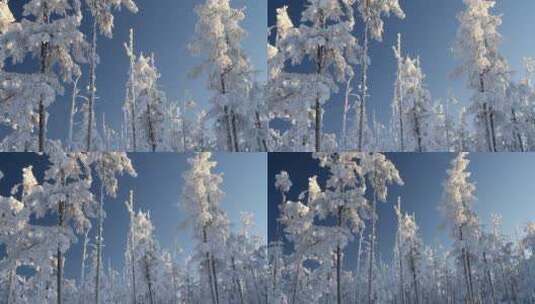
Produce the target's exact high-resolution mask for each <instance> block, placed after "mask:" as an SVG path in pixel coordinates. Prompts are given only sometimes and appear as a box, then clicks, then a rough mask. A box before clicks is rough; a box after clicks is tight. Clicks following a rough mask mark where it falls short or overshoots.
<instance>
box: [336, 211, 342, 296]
mask: <svg viewBox="0 0 535 304" xmlns="http://www.w3.org/2000/svg"><path fill="white" fill-rule="evenodd" d="M342 208H343V207H338V217H337V220H338V227H341V226H342V211H343V210H342ZM341 259H342V249H341V248H340V244H338V245H336V303H337V304H342V282H341V280H342V278H341V271H342V269H341V267H342V261H341Z"/></svg>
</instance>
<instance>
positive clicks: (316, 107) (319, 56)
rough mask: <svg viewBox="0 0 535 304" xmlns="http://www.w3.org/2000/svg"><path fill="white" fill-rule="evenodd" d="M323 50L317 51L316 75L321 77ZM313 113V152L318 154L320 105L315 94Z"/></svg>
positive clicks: (319, 149)
mask: <svg viewBox="0 0 535 304" xmlns="http://www.w3.org/2000/svg"><path fill="white" fill-rule="evenodd" d="M324 52H325V50H324V47H323V46H319V47H318V50H317V58H316V60H317V63H316V65H317V71H316V73H317V75H318V76H319V75H321V73H322V71H323V59H324V58H323V57H324V56H325V54H324ZM314 111H315V116H316V117H315V118H316V123H315V138H316V143H315V150H316V152H320V151H321V104H320V97H319V93H317V96H316V101H315V105H314Z"/></svg>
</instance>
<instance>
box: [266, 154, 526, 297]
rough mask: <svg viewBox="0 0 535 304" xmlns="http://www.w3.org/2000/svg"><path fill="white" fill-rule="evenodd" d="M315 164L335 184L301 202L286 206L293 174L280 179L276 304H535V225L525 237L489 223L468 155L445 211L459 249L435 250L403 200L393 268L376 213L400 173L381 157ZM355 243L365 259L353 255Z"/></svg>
mask: <svg viewBox="0 0 535 304" xmlns="http://www.w3.org/2000/svg"><path fill="white" fill-rule="evenodd" d="M314 158H316V159H317V160H318V161H319V165H320V167H322V168H325V169H326V170H328V176H327V180H326V182H325V184H324V185H320V183H319V182H318V180H317V177H316V176H312V177H310V178H309V181H308V188H307V189H302V192H301V193H300V194H299V195H298V197H296V198H295V200H291V199H289V198H288V197H287V194H288V192H289V191H290V189H291V188H292V181H291V177H290V176H289V174H288V173H287V172H286V171H282V172H280V173H279V174H277V175H276V177H275V187H276V188H277V189H278V190H279V191H280V195H281V200H280V204H279V218H278V220H277V225H278V231H279V232H278V233H277V235H278V237H277V238H275V239H272V241H271V242H270V271H271V273H272V282H271V285H270V286H271V291H272V293H273V299H274V302H273V303H285V304H286V303H290V304H301V303H337V304H341V303H367V304H371V303H375V304H384V303H401V304H405V303H411V304H414V303H416V304H417V303H445V304H450V303H468V304H476V303H481V304H482V303H492V304H498V303H511V304H512V303H517V304H519V303H534V302H535V243H534V240H535V223H534V222H533V221H532V222H529V223H527V224H526V225H525V226H524V230H523V234H522V235H521V236H518V237H513V236H510V235H506V234H504V233H503V232H502V228H501V217H500V215H497V214H494V215H492V219H491V221H490V222H491V223H492V224H491V225H490V226H484V225H482V224H481V222H480V219H479V217H478V215H477V214H476V213H475V211H474V207H473V204H474V201H475V199H476V187H475V183H474V181H472V180H471V178H470V170H469V168H468V165H469V159H468V155H467V154H466V153H460V154H458V155H457V156H456V157H455V158H454V159H453V160H452V161H451V165H450V169H449V170H448V171H447V178H446V180H445V181H444V182H443V195H442V201H441V202H440V205H439V206H440V211H441V213H442V215H443V218H442V222H443V223H444V226H445V228H446V229H447V230H448V232H449V237H450V238H451V241H452V243H451V246H445V247H442V246H440V247H437V246H430V245H426V244H425V243H424V242H423V239H422V237H421V232H419V230H418V229H419V228H418V223H417V220H416V217H417V216H418V214H408V213H406V212H404V210H403V198H402V197H399V198H398V200H397V204H396V205H394V206H392V207H393V208H394V210H395V214H396V218H395V219H390V221H394V222H396V223H397V229H396V233H395V234H396V235H395V244H394V248H392V251H393V252H392V256H393V258H392V259H391V260H387V259H384V256H383V255H380V254H379V253H378V252H377V248H378V244H377V241H376V240H377V239H378V236H377V228H376V226H377V221H378V217H377V212H376V208H377V204H379V203H382V202H385V201H386V199H387V194H388V187H389V185H392V184H398V185H402V184H403V182H402V180H401V178H400V175H399V172H398V170H397V169H396V168H395V166H394V164H393V163H392V162H391V161H390V160H388V159H387V158H386V157H385V155H383V154H380V153H372V154H366V153H340V154H338V153H335V154H325V153H316V154H314ZM428 203H430V204H432V203H433V202H428ZM383 220H384V219H383ZM387 220H388V219H387ZM438 221H439V219H436V222H437V223H438ZM519 224H520V223H519ZM381 238H383V239H384V238H385V237H384V236H381ZM350 242H356V244H357V246H356V247H354V248H357V249H356V250H348V249H347V247H348V244H349V243H350ZM352 248H353V247H352ZM348 261H349V262H348ZM348 265H352V266H348Z"/></svg>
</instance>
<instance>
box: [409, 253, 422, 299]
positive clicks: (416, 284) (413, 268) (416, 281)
mask: <svg viewBox="0 0 535 304" xmlns="http://www.w3.org/2000/svg"><path fill="white" fill-rule="evenodd" d="M413 250H414V249H413V248H412V245H411V257H410V259H411V272H412V286H413V288H414V302H415V303H416V304H418V303H419V302H420V300H419V296H418V279H417V278H416V264H415V261H414V252H413Z"/></svg>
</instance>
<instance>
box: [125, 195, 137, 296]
mask: <svg viewBox="0 0 535 304" xmlns="http://www.w3.org/2000/svg"><path fill="white" fill-rule="evenodd" d="M127 207H128V209H129V210H128V212H129V215H130V248H129V250H130V262H131V264H132V265H131V267H132V270H131V271H132V304H136V303H137V294H136V264H135V260H136V256H135V252H134V249H135V248H136V246H135V241H136V239H135V237H134V233H135V231H134V191H132V190H130V192H129V193H128V205H127Z"/></svg>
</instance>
